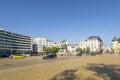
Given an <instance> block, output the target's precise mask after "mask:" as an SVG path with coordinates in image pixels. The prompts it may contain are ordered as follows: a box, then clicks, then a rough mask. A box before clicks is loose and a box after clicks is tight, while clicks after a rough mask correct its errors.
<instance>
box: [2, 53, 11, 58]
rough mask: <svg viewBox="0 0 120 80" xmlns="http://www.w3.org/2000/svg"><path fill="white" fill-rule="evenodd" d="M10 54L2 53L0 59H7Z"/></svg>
mask: <svg viewBox="0 0 120 80" xmlns="http://www.w3.org/2000/svg"><path fill="white" fill-rule="evenodd" d="M10 56H11V54H10V53H3V54H0V58H8V57H10Z"/></svg>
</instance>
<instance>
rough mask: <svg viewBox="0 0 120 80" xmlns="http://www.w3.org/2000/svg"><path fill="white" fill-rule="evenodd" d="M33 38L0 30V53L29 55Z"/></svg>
mask: <svg viewBox="0 0 120 80" xmlns="http://www.w3.org/2000/svg"><path fill="white" fill-rule="evenodd" d="M31 50H32V45H31V37H30V36H25V35H21V34H17V33H13V32H9V31H5V30H3V29H0V53H13V54H14V53H28V52H30V51H31Z"/></svg>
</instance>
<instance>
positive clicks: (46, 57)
mask: <svg viewBox="0 0 120 80" xmlns="http://www.w3.org/2000/svg"><path fill="white" fill-rule="evenodd" d="M52 58H57V55H56V53H49V54H48V55H45V56H43V59H52Z"/></svg>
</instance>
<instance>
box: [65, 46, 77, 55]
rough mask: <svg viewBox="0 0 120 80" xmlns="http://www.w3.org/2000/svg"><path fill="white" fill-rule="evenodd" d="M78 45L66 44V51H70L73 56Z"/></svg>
mask: <svg viewBox="0 0 120 80" xmlns="http://www.w3.org/2000/svg"><path fill="white" fill-rule="evenodd" d="M78 47H79V46H78V44H68V45H67V50H68V51H70V53H72V54H75V53H76V49H77V48H78Z"/></svg>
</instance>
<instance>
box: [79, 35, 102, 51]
mask: <svg viewBox="0 0 120 80" xmlns="http://www.w3.org/2000/svg"><path fill="white" fill-rule="evenodd" d="M102 45H103V41H102V40H101V39H100V37H99V36H91V37H89V38H88V39H87V40H85V41H83V42H80V44H79V46H80V48H82V49H86V48H87V47H89V48H90V51H91V52H95V51H100V50H101V49H102Z"/></svg>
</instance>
